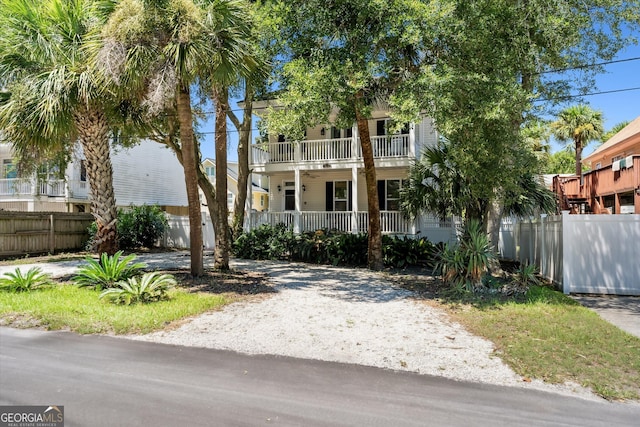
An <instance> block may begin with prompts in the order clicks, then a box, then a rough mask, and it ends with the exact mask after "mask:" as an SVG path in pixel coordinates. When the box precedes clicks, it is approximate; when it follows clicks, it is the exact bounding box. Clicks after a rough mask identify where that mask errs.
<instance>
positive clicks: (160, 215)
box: [118, 205, 168, 249]
mask: <svg viewBox="0 0 640 427" xmlns="http://www.w3.org/2000/svg"><path fill="white" fill-rule="evenodd" d="M167 227H168V221H167V217H166V215H165V213H164V212H163V211H162V209H160V208H159V207H158V206H148V205H142V206H131V207H130V208H129V209H128V210H119V212H118V236H119V241H118V243H119V245H120V248H121V249H134V248H139V247H143V248H152V247H154V246H155V243H156V241H157V240H158V239H159V238H160V237H162V235H163V234H164V232H165V230H166V229H167Z"/></svg>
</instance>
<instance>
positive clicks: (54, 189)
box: [38, 179, 65, 197]
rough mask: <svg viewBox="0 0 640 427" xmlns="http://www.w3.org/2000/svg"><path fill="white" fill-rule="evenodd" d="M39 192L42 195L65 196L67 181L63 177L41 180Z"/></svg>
mask: <svg viewBox="0 0 640 427" xmlns="http://www.w3.org/2000/svg"><path fill="white" fill-rule="evenodd" d="M38 194H39V195H41V196H50V197H64V196H65V181H64V180H63V179H56V180H48V181H40V183H39V186H38Z"/></svg>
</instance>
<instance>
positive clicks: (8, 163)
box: [0, 159, 18, 179]
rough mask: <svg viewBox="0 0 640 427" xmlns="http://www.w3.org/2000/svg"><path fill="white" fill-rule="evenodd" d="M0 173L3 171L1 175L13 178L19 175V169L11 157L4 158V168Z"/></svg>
mask: <svg viewBox="0 0 640 427" xmlns="http://www.w3.org/2000/svg"><path fill="white" fill-rule="evenodd" d="M0 173H2V175H1V176H2V178H4V179H13V178H17V177H18V169H17V168H16V165H14V164H13V160H11V159H4V160H3V161H2V170H0Z"/></svg>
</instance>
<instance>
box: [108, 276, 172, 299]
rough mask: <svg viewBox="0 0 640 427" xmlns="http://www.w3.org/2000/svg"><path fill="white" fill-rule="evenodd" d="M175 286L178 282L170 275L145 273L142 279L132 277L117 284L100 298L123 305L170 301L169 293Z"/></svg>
mask: <svg viewBox="0 0 640 427" xmlns="http://www.w3.org/2000/svg"><path fill="white" fill-rule="evenodd" d="M174 286H176V280H175V279H174V277H173V276H172V275H170V274H160V273H145V274H144V275H143V276H142V277H140V278H137V277H130V278H129V279H127V280H126V281H120V282H118V283H116V287H113V288H109V289H105V290H104V291H102V293H101V294H100V298H106V299H108V300H109V301H110V302H112V303H114V304H123V305H131V304H135V303H138V302H141V303H149V302H154V301H161V300H164V299H168V295H167V291H168V290H169V289H170V288H172V287H174Z"/></svg>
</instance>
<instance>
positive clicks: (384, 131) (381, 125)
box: [376, 119, 409, 136]
mask: <svg viewBox="0 0 640 427" xmlns="http://www.w3.org/2000/svg"><path fill="white" fill-rule="evenodd" d="M394 125H395V123H394V122H393V120H392V119H383V120H378V121H377V122H376V135H377V136H382V135H391V133H389V128H391V127H393V126H394ZM408 134H409V123H405V124H404V126H402V128H401V129H400V131H398V132H395V133H394V134H393V135H408Z"/></svg>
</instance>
